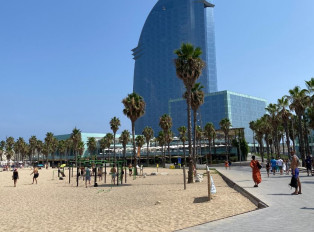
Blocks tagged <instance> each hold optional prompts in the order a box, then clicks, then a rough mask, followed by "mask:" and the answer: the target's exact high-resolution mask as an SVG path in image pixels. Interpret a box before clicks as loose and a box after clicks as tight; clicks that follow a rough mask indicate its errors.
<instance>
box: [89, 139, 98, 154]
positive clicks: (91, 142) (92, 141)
mask: <svg viewBox="0 0 314 232" xmlns="http://www.w3.org/2000/svg"><path fill="white" fill-rule="evenodd" d="M87 149H88V151H89V153H90V157H93V156H94V155H95V151H96V150H97V143H96V139H95V138H94V137H89V138H88V140H87Z"/></svg>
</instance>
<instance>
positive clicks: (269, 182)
mask: <svg viewBox="0 0 314 232" xmlns="http://www.w3.org/2000/svg"><path fill="white" fill-rule="evenodd" d="M217 170H218V171H219V172H221V173H222V174H223V175H225V176H226V177H228V178H229V179H231V180H232V181H233V182H235V183H236V184H238V185H239V186H241V187H242V188H244V189H245V190H247V191H248V192H250V193H251V194H253V195H254V196H256V197H257V198H259V199H260V200H261V201H263V202H264V203H266V204H267V205H268V206H269V207H267V208H264V209H259V210H256V211H253V212H249V213H245V214H242V215H238V216H234V217H230V218H226V219H222V220H219V221H215V222H210V223H206V224H203V225H199V226H195V227H191V228H187V229H184V230H182V232H191V231H193V232H194V231H215V232H216V231H229V232H230V231H239V232H240V231H241V232H244V231H245V232H246V231H254V232H256V231H277V230H279V231H285V232H287V231H294V232H296V231H302V232H310V231H311V232H313V231H314V176H309V177H308V176H307V174H306V173H301V174H300V180H301V185H302V193H303V194H302V195H291V193H292V192H293V191H294V189H290V186H288V183H290V179H291V176H290V175H279V174H278V173H276V175H275V176H273V175H272V174H271V175H270V177H269V178H268V177H267V174H266V170H265V168H263V169H262V183H261V184H260V185H259V187H258V188H254V187H253V185H254V183H253V181H252V173H251V168H250V167H247V166H245V167H244V166H243V167H235V166H234V167H232V168H231V170H226V169H225V168H223V167H218V168H217ZM222 207H223V206H222Z"/></svg>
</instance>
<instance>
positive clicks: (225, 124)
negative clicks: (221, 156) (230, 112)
mask: <svg viewBox="0 0 314 232" xmlns="http://www.w3.org/2000/svg"><path fill="white" fill-rule="evenodd" d="M219 126H220V129H221V130H222V131H223V132H224V135H225V144H226V157H227V160H229V131H230V127H231V126H232V125H231V122H230V120H229V119H228V118H224V119H222V120H221V121H220V122H219Z"/></svg>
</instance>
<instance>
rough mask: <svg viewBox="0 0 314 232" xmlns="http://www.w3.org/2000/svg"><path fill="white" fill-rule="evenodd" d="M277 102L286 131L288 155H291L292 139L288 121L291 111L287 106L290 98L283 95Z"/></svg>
mask: <svg viewBox="0 0 314 232" xmlns="http://www.w3.org/2000/svg"><path fill="white" fill-rule="evenodd" d="M277 104H278V107H279V114H280V117H281V119H282V123H283V127H284V129H285V133H286V144H287V149H288V155H290V140H289V128H288V123H289V121H290V116H291V113H290V112H289V111H288V110H287V107H288V106H289V100H288V98H287V97H282V98H280V99H278V102H277Z"/></svg>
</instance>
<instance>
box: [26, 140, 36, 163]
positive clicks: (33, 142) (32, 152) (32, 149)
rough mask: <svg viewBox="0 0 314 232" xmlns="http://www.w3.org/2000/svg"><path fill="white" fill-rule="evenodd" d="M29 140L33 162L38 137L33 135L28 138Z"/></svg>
mask: <svg viewBox="0 0 314 232" xmlns="http://www.w3.org/2000/svg"><path fill="white" fill-rule="evenodd" d="M28 142H29V149H30V153H31V159H30V162H32V160H33V157H34V154H35V151H36V144H37V138H36V136H35V135H33V136H31V137H30V138H29V140H28Z"/></svg>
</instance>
